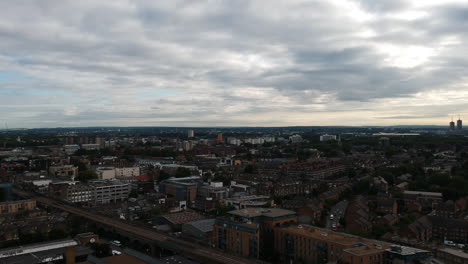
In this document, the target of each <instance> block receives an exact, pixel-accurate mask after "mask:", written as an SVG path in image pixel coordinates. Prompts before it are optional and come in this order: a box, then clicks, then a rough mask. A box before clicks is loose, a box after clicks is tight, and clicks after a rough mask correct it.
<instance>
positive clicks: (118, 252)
mask: <svg viewBox="0 0 468 264" xmlns="http://www.w3.org/2000/svg"><path fill="white" fill-rule="evenodd" d="M119 255H122V252H120V251H118V250H112V256H119Z"/></svg>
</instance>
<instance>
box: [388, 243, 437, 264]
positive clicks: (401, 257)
mask: <svg viewBox="0 0 468 264" xmlns="http://www.w3.org/2000/svg"><path fill="white" fill-rule="evenodd" d="M385 259H386V262H385V263H388V264H412V263H431V261H430V260H431V259H432V254H431V252H429V251H427V250H422V249H418V248H412V247H404V246H396V245H392V246H391V247H390V248H387V249H386V250H385Z"/></svg>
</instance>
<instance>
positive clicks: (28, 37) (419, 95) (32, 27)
mask: <svg viewBox="0 0 468 264" xmlns="http://www.w3.org/2000/svg"><path fill="white" fill-rule="evenodd" d="M467 12H468V5H467V4H466V1H461V0H446V1H437V0H431V1H416V0H398V1H395V0H393V1H391V0H381V1H378V2H376V1H369V0H346V1H341V0H340V1H291V0H288V1H275V2H274V3H272V2H271V1H268V2H267V1H240V2H232V1H216V2H213V1H201V2H196V3H194V2H192V1H157V2H150V1H148V2H137V3H134V2H132V1H124V0H121V1H112V2H99V3H97V2H94V1H89V2H82V1H80V2H74V1H40V2H28V1H25V2H21V1H13V2H11V1H5V2H2V3H0V15H1V18H0V40H1V41H0V47H1V50H2V52H0V111H1V113H2V117H1V118H0V123H2V127H1V129H3V128H4V127H3V124H8V127H10V128H42V127H93V126H120V127H130V126H150V127H151V126H166V127H237V126H246V127H285V126H394V125H439V126H448V125H449V121H450V119H451V116H454V117H458V115H460V117H461V119H463V117H464V116H466V113H468V105H467V104H466V101H467V100H468V89H467V88H468V87H467V78H466V76H468V67H466V66H467V65H468V55H466V54H468V48H467V47H468V45H466V44H468V43H467V42H468V39H467V36H466V34H465V31H466V26H467V25H468V19H467V16H466V13H467Z"/></svg>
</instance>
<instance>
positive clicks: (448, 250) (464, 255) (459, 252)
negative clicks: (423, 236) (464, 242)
mask: <svg viewBox="0 0 468 264" xmlns="http://www.w3.org/2000/svg"><path fill="white" fill-rule="evenodd" d="M439 251H442V252H445V253H449V254H451V255H454V256H457V257H461V258H464V259H468V254H467V253H465V252H463V250H458V249H453V248H441V249H439Z"/></svg>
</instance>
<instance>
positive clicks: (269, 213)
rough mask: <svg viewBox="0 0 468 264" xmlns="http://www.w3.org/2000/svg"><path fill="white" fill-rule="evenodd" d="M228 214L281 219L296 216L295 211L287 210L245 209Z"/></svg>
mask: <svg viewBox="0 0 468 264" xmlns="http://www.w3.org/2000/svg"><path fill="white" fill-rule="evenodd" d="M228 213H229V214H231V215H237V216H241V217H258V216H266V217H280V216H287V215H295V214H296V212H294V211H290V210H286V209H279V208H245V209H239V210H233V211H229V212H228Z"/></svg>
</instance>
